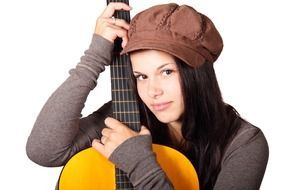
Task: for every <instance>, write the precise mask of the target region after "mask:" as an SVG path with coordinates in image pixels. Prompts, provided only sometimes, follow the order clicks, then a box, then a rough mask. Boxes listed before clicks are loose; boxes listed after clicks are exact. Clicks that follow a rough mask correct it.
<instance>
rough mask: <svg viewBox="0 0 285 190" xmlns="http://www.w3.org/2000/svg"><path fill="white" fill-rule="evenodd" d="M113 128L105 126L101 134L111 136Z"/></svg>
mask: <svg viewBox="0 0 285 190" xmlns="http://www.w3.org/2000/svg"><path fill="white" fill-rule="evenodd" d="M111 130H112V129H110V128H107V127H105V128H104V129H103V130H102V132H101V134H102V135H103V136H106V137H109V136H110V133H111Z"/></svg>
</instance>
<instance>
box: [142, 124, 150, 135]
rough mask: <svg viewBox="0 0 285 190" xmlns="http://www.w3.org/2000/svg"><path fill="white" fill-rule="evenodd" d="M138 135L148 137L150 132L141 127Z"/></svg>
mask: <svg viewBox="0 0 285 190" xmlns="http://www.w3.org/2000/svg"><path fill="white" fill-rule="evenodd" d="M139 134H140V135H150V131H149V130H148V129H147V128H146V127H145V126H142V127H141V131H140V132H139Z"/></svg>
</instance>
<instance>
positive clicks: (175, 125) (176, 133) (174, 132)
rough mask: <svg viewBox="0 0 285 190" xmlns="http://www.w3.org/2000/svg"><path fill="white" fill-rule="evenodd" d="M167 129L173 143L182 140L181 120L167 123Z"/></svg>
mask: <svg viewBox="0 0 285 190" xmlns="http://www.w3.org/2000/svg"><path fill="white" fill-rule="evenodd" d="M167 126H168V129H169V131H170V135H171V138H172V139H173V140H174V142H175V143H179V142H181V141H182V140H183V136H182V131H181V127H182V122H180V121H176V122H171V123H168V124H167Z"/></svg>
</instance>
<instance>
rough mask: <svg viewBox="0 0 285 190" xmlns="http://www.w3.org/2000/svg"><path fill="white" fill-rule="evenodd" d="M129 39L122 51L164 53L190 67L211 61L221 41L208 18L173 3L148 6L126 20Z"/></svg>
mask: <svg viewBox="0 0 285 190" xmlns="http://www.w3.org/2000/svg"><path fill="white" fill-rule="evenodd" d="M128 37H129V41H128V43H127V45H126V46H125V48H124V49H123V51H122V54H124V53H129V52H132V51H136V50H141V49H155V50H160V51H164V52H167V53H169V54H171V55H173V56H175V57H177V58H179V59H181V60H183V61H184V62H186V63H187V64H189V65H190V66H192V67H198V66H200V65H202V64H203V63H204V62H206V61H207V62H210V63H213V62H214V61H215V60H216V59H217V58H218V57H219V55H220V53H221V51H222V49H223V40H222V38H221V36H220V34H219V32H218V31H217V29H216V28H215V26H214V24H213V23H212V21H211V20H210V19H209V18H208V17H207V16H205V15H203V14H201V13H199V12H197V11H196V10H195V9H193V8H192V7H190V6H187V5H181V6H179V5H177V4H175V3H170V4H163V5H157V6H154V7H151V8H149V9H146V10H144V11H142V12H140V13H138V14H137V15H136V16H135V17H134V18H133V19H132V21H131V23H130V29H129V32H128Z"/></svg>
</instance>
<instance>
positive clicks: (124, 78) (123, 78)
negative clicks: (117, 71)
mask: <svg viewBox="0 0 285 190" xmlns="http://www.w3.org/2000/svg"><path fill="white" fill-rule="evenodd" d="M111 79H112V80H130V78H127V77H112V78H111Z"/></svg>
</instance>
